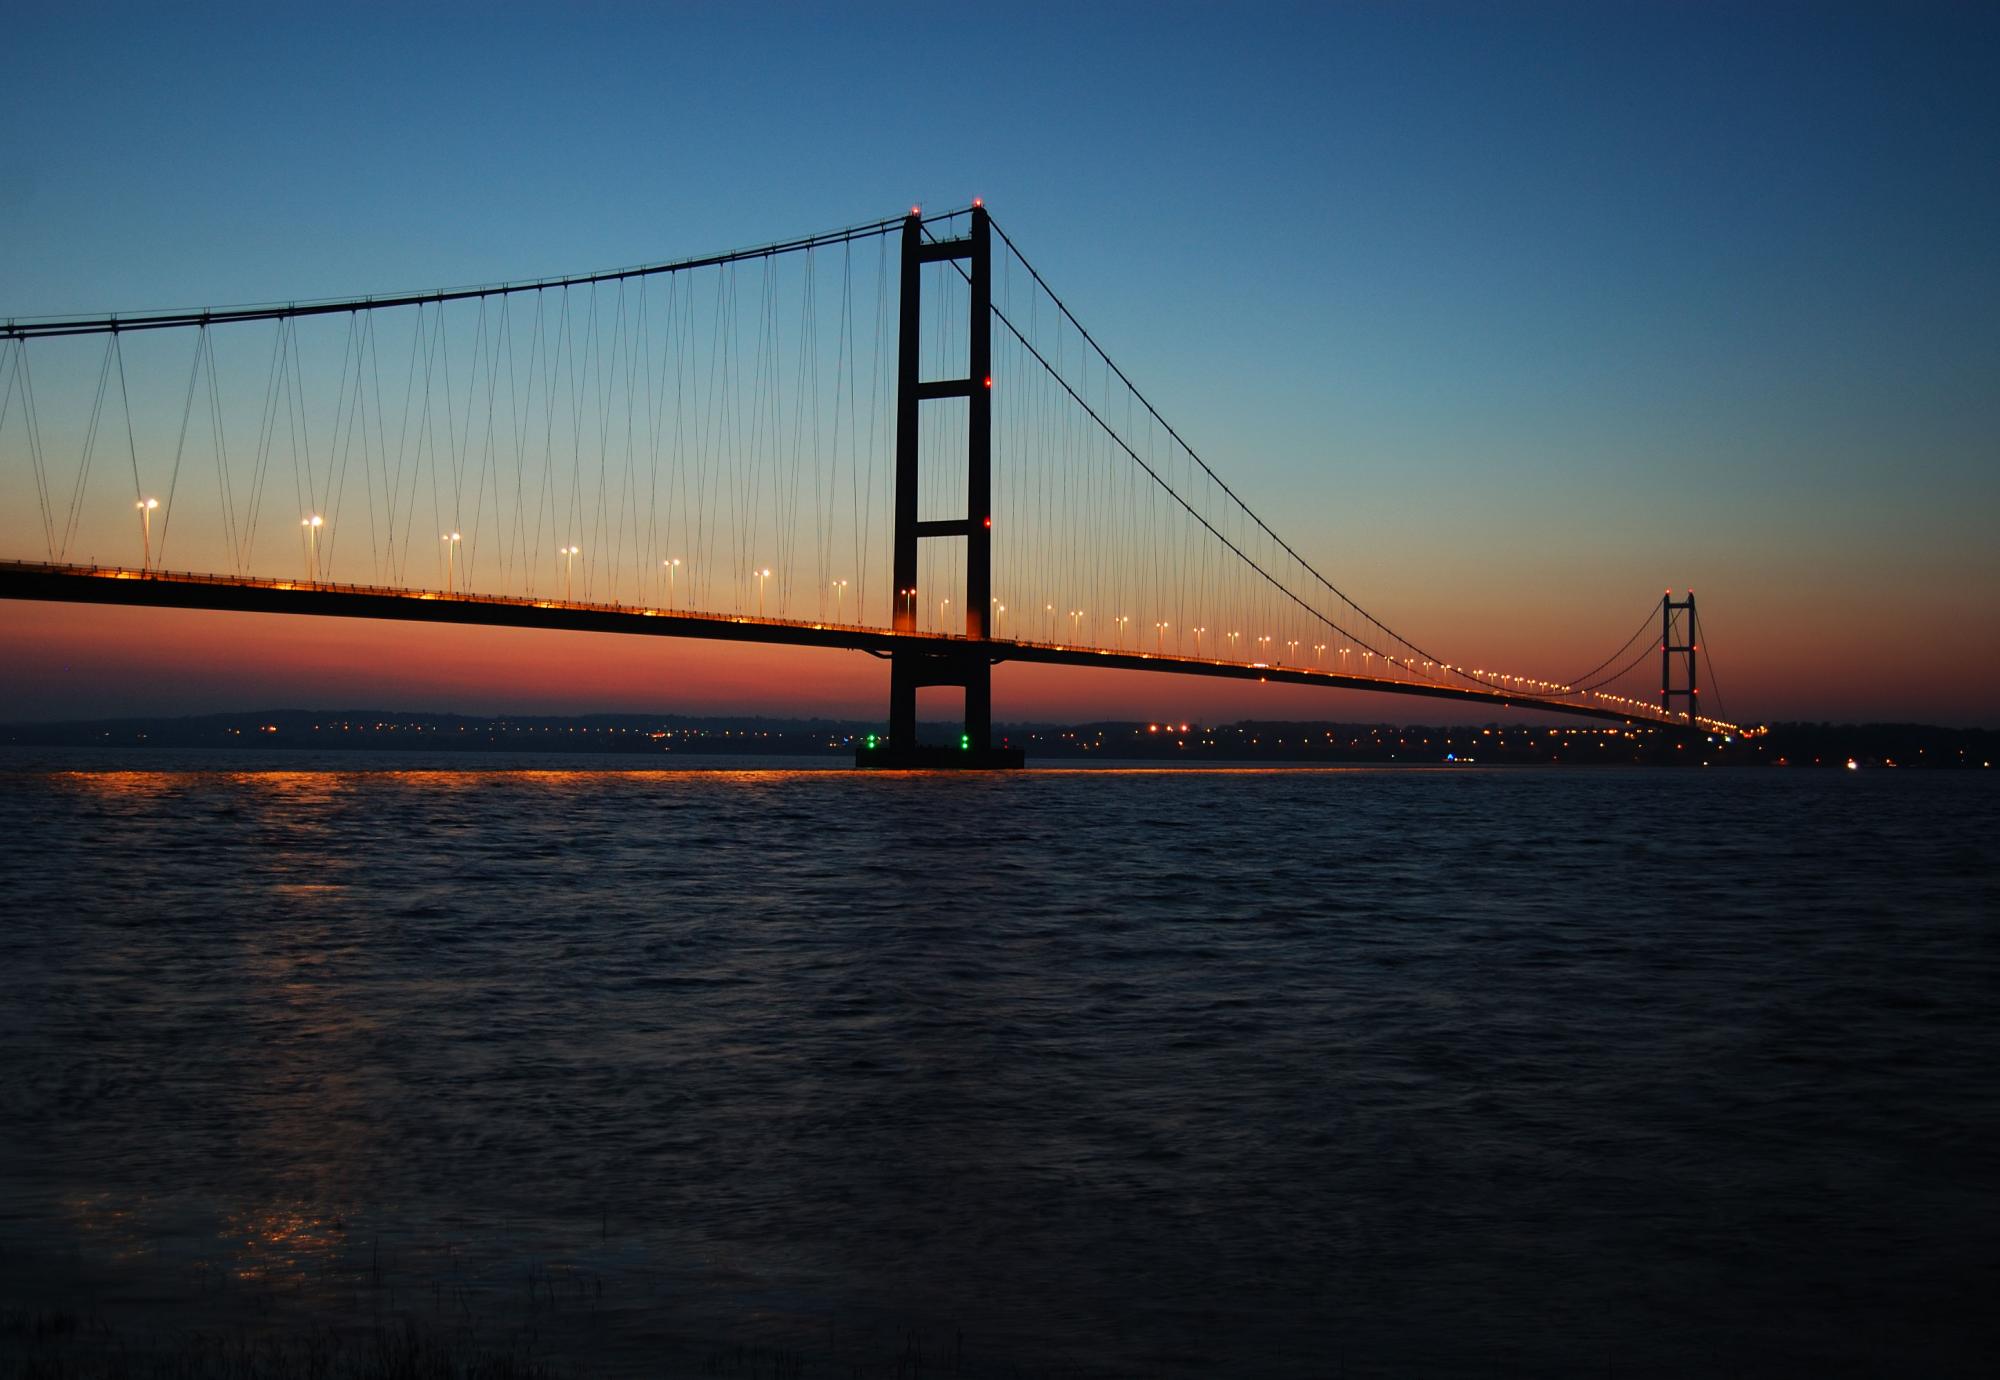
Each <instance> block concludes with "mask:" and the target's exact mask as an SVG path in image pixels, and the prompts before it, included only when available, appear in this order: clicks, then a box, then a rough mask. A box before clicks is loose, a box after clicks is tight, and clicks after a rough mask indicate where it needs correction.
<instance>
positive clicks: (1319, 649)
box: [1313, 642, 1326, 666]
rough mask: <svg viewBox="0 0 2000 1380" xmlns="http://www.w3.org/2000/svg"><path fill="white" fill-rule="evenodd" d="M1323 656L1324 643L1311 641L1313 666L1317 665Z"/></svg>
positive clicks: (1324, 654) (1324, 650)
mask: <svg viewBox="0 0 2000 1380" xmlns="http://www.w3.org/2000/svg"><path fill="white" fill-rule="evenodd" d="M1325 656H1326V644H1325V643H1324V642H1315V643H1313V665H1315V666H1317V665H1319V664H1320V661H1321V659H1322V658H1323V657H1325Z"/></svg>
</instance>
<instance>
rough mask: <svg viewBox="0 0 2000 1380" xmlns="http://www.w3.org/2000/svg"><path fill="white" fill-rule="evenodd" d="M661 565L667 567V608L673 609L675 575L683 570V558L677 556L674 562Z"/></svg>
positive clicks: (665, 562)
mask: <svg viewBox="0 0 2000 1380" xmlns="http://www.w3.org/2000/svg"><path fill="white" fill-rule="evenodd" d="M660 564H661V565H662V566H663V567H665V569H666V572H667V607H668V608H672V607H673V606H674V575H675V573H676V572H677V571H679V570H680V568H681V558H680V557H679V556H675V557H674V558H673V559H672V560H669V561H661V562H660Z"/></svg>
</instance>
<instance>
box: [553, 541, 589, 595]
mask: <svg viewBox="0 0 2000 1380" xmlns="http://www.w3.org/2000/svg"><path fill="white" fill-rule="evenodd" d="M581 550H583V548H582V547H581V546H578V545H577V544H576V543H574V542H571V543H570V544H569V545H568V546H558V547H557V548H556V554H557V555H558V556H561V557H562V558H563V602H564V603H565V604H567V603H568V602H569V601H570V599H569V592H570V586H571V584H572V583H573V578H574V576H575V575H576V555H577V552H579V551H581Z"/></svg>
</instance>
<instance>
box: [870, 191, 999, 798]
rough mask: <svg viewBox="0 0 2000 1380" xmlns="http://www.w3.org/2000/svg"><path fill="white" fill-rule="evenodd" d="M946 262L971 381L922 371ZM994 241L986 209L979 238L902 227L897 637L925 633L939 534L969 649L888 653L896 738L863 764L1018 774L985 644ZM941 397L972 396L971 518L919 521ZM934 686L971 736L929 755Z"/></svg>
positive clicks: (979, 209) (973, 230)
mask: <svg viewBox="0 0 2000 1380" xmlns="http://www.w3.org/2000/svg"><path fill="white" fill-rule="evenodd" d="M945 260H963V261H965V276H966V280H967V283H968V285H969V292H968V293H967V296H968V298H969V303H968V306H967V320H966V338H967V341H968V346H967V350H966V355H967V359H966V372H965V376H964V377H963V378H944V379H926V378H924V377H923V375H922V371H921V368H920V361H921V353H920V351H919V348H918V347H919V344H920V342H921V340H922V337H923V267H924V265H925V264H930V263H937V262H940V261H945ZM992 263H993V233H992V227H991V224H990V223H989V222H988V220H987V216H986V209H985V208H984V207H983V206H979V205H974V206H973V208H972V224H971V227H970V229H969V231H968V232H967V233H966V234H965V235H963V236H961V237H959V238H957V239H949V240H927V239H926V238H925V236H924V223H923V217H922V216H921V215H920V214H919V213H918V212H917V211H914V210H913V211H911V212H910V214H909V216H908V217H906V218H905V219H904V221H903V260H902V288H901V300H902V321H901V325H900V328H899V341H898V353H897V366H896V380H897V382H896V511H895V524H894V526H895V538H894V549H895V585H894V589H895V606H894V607H895V622H894V628H895V630H896V631H897V632H899V633H906V634H914V633H915V632H916V631H917V610H918V609H919V608H921V607H922V605H921V604H920V603H919V602H918V601H919V600H920V599H921V598H922V597H923V596H922V595H921V593H920V592H919V590H918V588H917V543H918V542H920V541H923V540H924V539H926V538H929V537H964V538H965V637H966V641H967V643H968V645H967V646H966V647H964V648H952V649H951V650H949V651H937V650H933V649H919V648H914V647H913V648H909V649H903V648H898V649H896V650H895V651H892V652H891V653H890V654H889V740H888V742H887V743H875V744H864V745H863V746H861V747H859V748H857V749H856V752H855V761H856V763H857V764H858V765H861V766H881V767H1018V766H1020V765H1021V759H1022V754H1021V750H1020V749H1019V748H1014V749H1005V748H995V747H994V746H993V662H994V660H995V657H994V655H993V650H992V648H990V647H987V646H982V645H980V644H983V643H985V642H986V641H987V639H988V636H989V633H988V629H987V614H988V610H989V609H990V608H991V607H992V591H993V567H992V548H993V502H992V493H993V393H992V388H993V313H992V302H993V269H992ZM939 398H964V399H965V400H966V409H965V411H966V435H965V463H966V474H965V494H966V513H965V515H964V516H963V517H950V518H934V519H930V520H928V521H927V520H923V519H921V518H919V517H918V513H919V511H920V509H919V507H918V503H917V488H918V476H919V474H920V472H921V466H920V463H919V461H920V459H921V456H920V453H919V447H920V445H921V442H920V439H919V438H920V437H921V435H922V429H921V427H920V426H919V421H920V417H921V409H922V406H923V404H924V403H926V402H930V401H933V400H935V399H939ZM926 685H953V686H958V687H960V688H962V689H963V690H964V691H965V731H964V733H963V734H962V735H961V736H960V738H959V740H958V742H957V743H953V744H945V745H942V746H931V747H925V746H924V745H922V744H919V743H918V742H917V691H918V690H919V689H921V688H922V687H924V686H926Z"/></svg>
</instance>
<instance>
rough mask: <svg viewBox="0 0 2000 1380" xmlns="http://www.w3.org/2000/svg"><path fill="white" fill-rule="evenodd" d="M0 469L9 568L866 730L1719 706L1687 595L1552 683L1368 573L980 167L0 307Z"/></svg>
mask: <svg viewBox="0 0 2000 1380" xmlns="http://www.w3.org/2000/svg"><path fill="white" fill-rule="evenodd" d="M0 495H4V498H3V499H0V557H4V559H0V598H8V599H38V600H58V601H71V602H79V603H109V604H128V605H141V606H150V607H161V608H200V609H226V610H239V611H246V612H263V613H284V614H304V615H317V616H328V617H340V618H388V619H406V620H422V621H428V622H439V623H464V624H487V625H496V626H510V627H531V628H566V629H573V630H585V631H595V632H617V633H637V634H651V635H660V636H667V637H682V638H711V639H713V638H720V639H727V640H732V641H741V642H761V643H775V644H788V645H797V646H813V647H835V648H846V649H851V650H855V651H859V652H864V653H868V654H872V655H875V656H878V657H881V658H884V659H886V660H887V661H888V663H889V671H890V704H889V714H888V732H887V734H886V735H883V736H882V737H881V738H880V739H878V740H876V741H874V742H873V743H871V744H870V745H869V746H868V747H865V748H863V749H862V752H861V757H862V760H863V761H864V762H867V763H873V764H881V765H927V764H944V765H1006V764H1009V763H1010V762H1012V761H1018V756H1017V755H1010V754H1009V753H1008V752H1007V751H1006V750H1004V749H1001V748H996V747H994V745H993V743H992V688H991V686H992V679H991V677H992V668H993V667H994V665H996V664H998V663H1001V662H1022V663H1043V664H1055V665H1070V666H1095V667H1115V668H1121V669H1128V670H1142V671H1151V672H1169V673H1173V674H1177V675H1201V676H1212V677H1226V678H1236V679H1247V680H1259V681H1273V682H1289V683H1296V684H1307V685H1318V686H1324V687H1326V688H1330V689H1348V690H1366V691H1374V692H1381V693H1388V694H1397V695H1415V696H1424V697H1430V698H1437V699H1448V700H1457V701H1464V702H1473V703H1484V704H1491V705H1494V706H1496V707H1498V706H1507V707H1514V708H1526V709H1534V710H1543V711H1549V712H1554V713H1560V714H1567V715H1580V716H1585V717H1591V718H1598V719H1608V720H1612V721H1616V722H1622V723H1647V724H1656V725H1664V726H1668V727H1671V728H1675V729H1679V730H1683V731H1691V732H1700V733H1714V734H1735V733H1739V732H1741V731H1742V730H1740V729H1739V728H1738V727H1737V726H1736V725H1735V724H1733V723H1730V722H1728V721H1727V720H1726V719H1724V718H1721V717H1715V716H1711V715H1709V714H1707V713H1704V712H1703V709H1704V701H1703V700H1702V698H1701V696H1702V694H1703V691H1704V689H1706V690H1707V692H1708V697H1709V700H1710V701H1713V700H1714V697H1715V696H1714V685H1715V675H1714V667H1713V663H1712V661H1711V659H1710V657H1709V653H1708V649H1707V648H1706V647H1705V646H1704V645H1703V641H1702V638H1701V637H1700V635H1699V623H1698V621H1697V614H1696V608H1695V601H1694V595H1693V593H1692V591H1689V592H1686V593H1685V594H1684V595H1683V597H1682V598H1680V599H1676V598H1674V596H1673V592H1672V591H1671V590H1669V591H1668V592H1667V593H1666V595H1665V596H1664V597H1661V598H1658V599H1655V600H1652V601H1650V602H1649V603H1648V604H1647V606H1646V610H1645V615H1644V617H1643V619H1642V620H1641V621H1640V624H1639V628H1638V630H1637V631H1636V632H1634V633H1633V634H1632V636H1631V637H1629V638H1627V639H1626V641H1625V642H1624V644H1623V645H1622V646H1621V647H1620V648H1619V649H1618V650H1617V651H1614V652H1612V653H1611V654H1610V655H1609V656H1607V657H1605V658H1604V659H1603V660H1602V661H1601V662H1600V663H1599V664H1598V665H1597V666H1595V667H1593V668H1592V669H1591V670H1590V671H1588V672H1586V673H1584V674H1581V675H1573V676H1570V677H1567V678H1565V679H1550V678H1547V677H1543V676H1538V675H1533V674H1529V673H1528V672H1527V671H1526V669H1524V668H1519V667H1492V666H1484V665H1478V666H1468V665H1465V664H1463V663H1461V662H1458V661H1454V660H1450V659H1448V658H1447V657H1446V656H1445V655H1444V654H1443V652H1442V650H1436V651H1434V650H1432V649H1430V648H1429V647H1428V644H1427V643H1420V642H1418V641H1415V640H1413V639H1412V637H1411V636H1409V635H1408V634H1407V632H1406V631H1399V630H1398V629H1396V628H1394V627H1392V626H1391V625H1390V624H1389V623H1388V622H1387V621H1385V620H1384V619H1382V618H1380V617H1377V616H1376V614H1374V613H1372V612H1370V611H1369V610H1368V609H1366V608H1364V607H1362V605H1361V604H1359V603H1357V602H1356V601H1355V600H1354V599H1353V598H1350V597H1349V595H1348V594H1347V593H1345V592H1344V591H1343V590H1342V589H1341V588H1340V587H1339V586H1337V585H1336V584H1335V583H1334V582H1333V581H1332V580H1331V579H1329V578H1328V577H1327V576H1326V575H1325V574H1323V573H1322V571H1321V570H1320V568H1319V567H1318V565H1317V564H1316V563H1315V562H1314V561H1312V560H1310V559H1308V557H1307V556H1306V555H1304V554H1302V553H1301V552H1300V551H1299V550H1298V549H1297V548H1296V547H1295V546H1294V545H1293V544H1292V543H1291V542H1290V541H1288V540H1287V539H1286V538H1285V537H1284V536H1283V535H1281V534H1280V533H1279V531H1278V530H1277V529H1276V528H1275V527H1274V526H1273V525H1272V524H1271V523H1269V522H1267V521H1266V520H1265V519H1264V518H1263V517H1262V516H1260V515H1259V514H1257V513H1256V512H1254V511H1253V510H1252V509H1251V508H1250V507H1249V506H1248V504H1246V503H1245V501H1244V500H1243V499H1242V498H1241V497H1240V496H1239V494H1238V493H1237V491H1236V490H1235V489H1233V488H1232V487H1231V486H1230V485H1229V484H1228V483H1227V482H1226V481H1225V480H1224V479H1223V477H1222V476H1221V475H1220V474H1219V473H1218V472H1217V471H1216V469H1215V468H1213V467H1212V466H1211V465H1210V464H1209V462H1208V461H1207V460H1206V459H1204V458H1203V457H1202V456H1201V455H1200V454H1198V453H1197V452H1196V451H1195V449H1194V448H1193V447H1192V446H1191V445H1190V444H1189V443H1188V442H1187V441H1186V440H1185V439H1184V438H1183V436H1182V435H1181V433H1180V432H1179V431H1177V430H1175V428H1174V427H1173V426H1172V425H1171V424H1170V423H1169V422H1168V420H1167V419H1166V417H1165V416H1163V415H1162V414H1161V412H1160V411H1159V410H1158V409H1157V408H1156V407H1155V406H1154V405H1153V403H1152V402H1151V401H1150V400H1149V399H1148V398H1147V396H1146V395H1145V394H1144V393H1142V392H1141V391H1140V390H1139V388H1138V387H1137V386H1136V385H1135V384H1134V383H1133V381H1132V380H1131V379H1130V378H1129V377H1128V376H1127V374H1126V373H1125V371H1124V370H1122V369H1121V368H1120V367H1119V366H1118V365H1117V364H1116V363H1114V362H1113V360H1112V358H1111V356H1110V355H1109V354H1108V353H1106V351H1105V350H1104V349H1103V348H1102V347H1101V346H1100V345H1099V343H1098V341H1097V339H1096V338H1095V337H1094V336H1092V335H1091V334H1090V332H1089V331H1087V330H1086V329H1085V328H1084V326H1083V325H1082V323H1081V322H1080V321H1079V320H1078V319H1077V317H1076V316H1075V315H1074V314H1073V313H1072V311H1071V310H1070V307H1069V306H1068V304H1067V303H1066V302H1065V301H1064V300H1063V298H1061V297H1059V296H1058V295H1057V294H1056V292H1055V291H1054V289H1053V288H1051V287H1050V285H1049V283H1048V281H1047V279H1045V278H1044V277H1043V275H1042V274H1041V273H1040V272H1039V271H1038V270H1037V269H1036V268H1035V267H1034V266H1033V265H1032V264H1031V263H1030V262H1029V261H1028V259H1027V258H1026V256H1025V255H1024V254H1023V253H1022V252H1021V250H1020V248H1019V247H1018V246H1017V245H1016V244H1015V243H1014V241H1013V240H1012V239H1011V238H1009V237H1008V235H1007V234H1006V232H1005V231H1004V230H1002V229H1001V227H1000V226H999V224H998V223H997V222H996V221H995V220H994V219H993V218H992V217H991V216H990V215H989V214H988V212H987V210H986V208H985V207H984V206H983V205H981V204H979V203H978V202H974V203H973V204H972V205H971V206H968V207H964V208H960V209H956V210H953V211H949V212H945V213H941V214H931V215H926V214H924V213H923V212H921V211H920V210H918V209H916V208H912V210H911V211H910V212H909V214H907V215H905V216H897V217H893V218H889V219H884V220H880V221H875V222H871V223H868V224H863V225H856V226H849V227H847V228H844V229H841V230H836V231H831V232H828V233H824V234H818V235H811V236H805V237H802V238H797V239H792V240H786V241H781V242H775V243H770V244H764V245H758V246H754V247H751V248H747V249H740V250H735V251H731V252H728V253H722V254H713V255H708V256H705V257H701V258H692V259H682V260H676V261H671V262H661V263H651V264H643V265H637V266H633V267H628V268H621V269H614V270H609V271H604V272H597V273H589V274H581V275H575V276H569V277H561V278H545V279H535V280H531V281H525V282H512V283H498V284H485V285H481V286H475V287H464V288H457V289H449V290H438V291H431V292H422V293H405V294H394V295H382V296H374V297H361V298H346V299H340V300H319V301H306V302H287V303H282V304H266V305H260V306H251V307H237V308H227V309H210V310H202V311H176V312H140V313H124V314H115V315H104V316H89V317H83V316H77V317H61V318H9V319H7V320H6V321H5V323H4V325H0ZM101 553H116V555H117V559H113V560H110V561H104V560H101V559H99V556H100V554H101ZM134 557H136V563H134V562H133V559H132V558H134ZM1608 641H1609V639H1607V642H1608ZM1656 658H1657V660H1655V659H1656ZM1655 667H1657V670H1658V673H1659V676H1658V683H1657V686H1655V685H1654V684H1653V681H1652V672H1653V670H1654V669H1655ZM928 686H945V687H952V688H955V689H956V690H958V691H960V692H962V694H963V696H964V731H963V733H962V734H960V735H959V737H958V740H957V742H955V743H946V744H929V745H926V744H922V743H920V742H919V741H918V717H917V697H918V692H919V690H920V689H922V688H924V687H928ZM1716 708H1717V709H1718V712H1725V711H1721V709H1720V705H1719V703H1717V704H1716Z"/></svg>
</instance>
